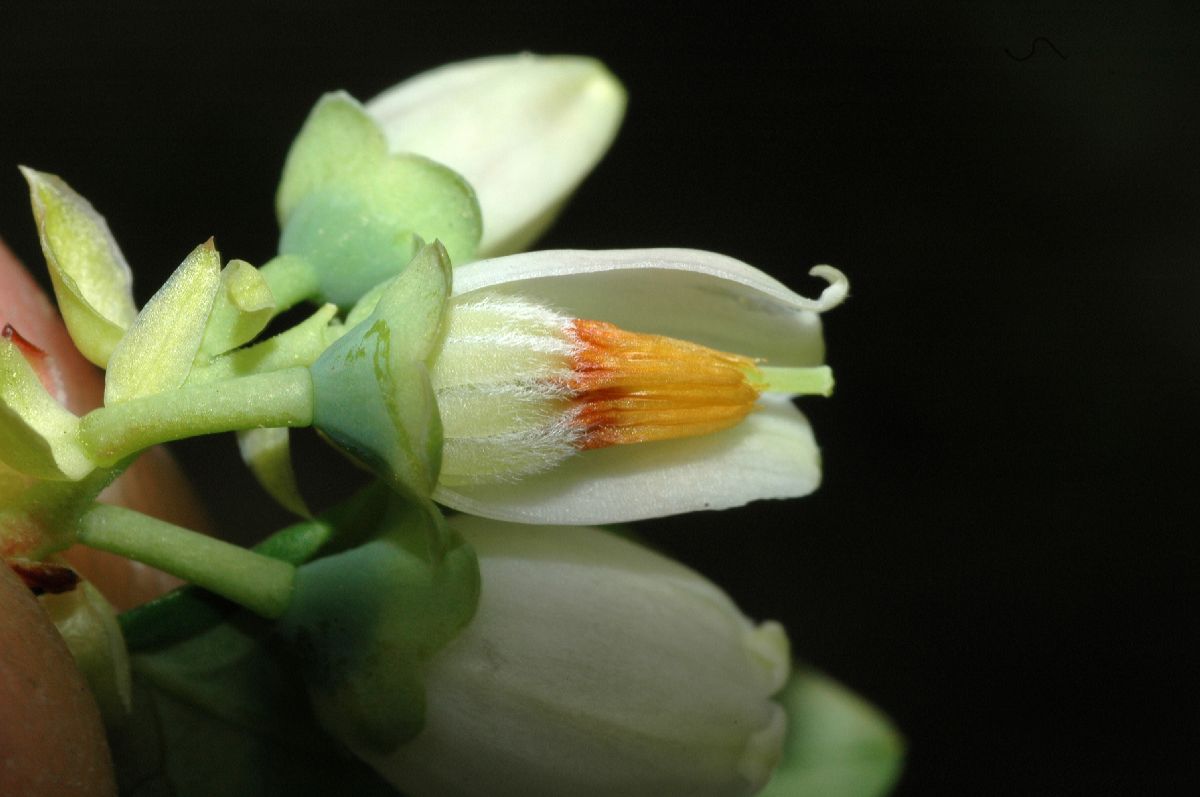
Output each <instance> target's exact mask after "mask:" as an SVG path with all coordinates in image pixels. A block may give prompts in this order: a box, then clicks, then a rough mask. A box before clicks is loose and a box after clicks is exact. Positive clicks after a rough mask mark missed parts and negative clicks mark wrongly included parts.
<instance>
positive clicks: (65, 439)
mask: <svg viewBox="0 0 1200 797" xmlns="http://www.w3.org/2000/svg"><path fill="white" fill-rule="evenodd" d="M78 432H79V418H78V417H76V416H75V415H74V414H72V413H71V412H69V411H68V410H67V409H65V408H64V407H63V406H62V405H61V404H59V403H58V402H57V401H55V400H54V397H53V396H51V395H50V394H49V393H48V392H46V388H45V387H44V386H43V385H42V382H41V380H40V379H38V376H37V373H36V372H35V371H34V370H33V366H32V365H30V364H29V361H28V360H26V359H25V355H24V354H23V353H22V352H21V347H20V346H18V345H17V343H16V342H15V341H14V340H13V339H12V338H11V337H10V336H9V335H0V461H3V462H4V464H6V465H8V466H9V467H10V468H12V469H13V470H16V471H18V472H20V473H24V474H26V475H29V476H35V477H37V478H41V479H64V480H70V481H75V480H77V479H82V478H83V477H84V476H86V475H87V474H88V473H90V472H91V471H92V469H93V468H95V467H96V465H95V463H94V462H92V460H91V459H90V458H89V457H88V456H87V454H86V453H85V452H84V450H83V447H82V446H81V445H80V443H79V438H78Z"/></svg>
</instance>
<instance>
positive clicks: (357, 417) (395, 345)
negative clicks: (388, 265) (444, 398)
mask: <svg viewBox="0 0 1200 797" xmlns="http://www.w3.org/2000/svg"><path fill="white" fill-rule="evenodd" d="M450 281H451V274H450V258H449V256H448V255H447V253H446V250H445V248H444V247H442V246H441V244H439V243H437V242H435V243H433V244H430V245H428V246H426V247H424V248H423V249H422V250H421V251H420V252H419V253H418V254H417V256H416V257H414V258H413V260H412V262H411V263H409V264H408V266H407V268H406V269H405V270H404V272H403V273H402V274H401V275H400V276H399V277H396V278H394V279H393V280H392V282H391V283H390V285H389V286H388V287H387V289H386V290H385V291H384V292H383V294H382V296H381V297H380V298H379V302H378V303H377V304H376V305H375V308H374V310H372V311H371V313H370V314H369V315H368V316H367V317H366V318H365V319H364V320H362V321H360V322H359V323H358V324H356V325H355V326H354V327H353V328H352V329H350V330H349V331H348V332H346V334H344V335H343V336H342V337H341V338H339V339H338V340H337V341H336V342H334V343H333V344H332V345H331V346H330V347H329V348H328V349H327V350H326V351H325V353H324V354H322V355H321V357H320V358H319V359H318V360H317V361H316V362H315V363H313V365H312V366H310V369H309V370H310V373H311V375H312V385H313V426H315V427H316V428H317V429H319V430H320V431H321V432H322V433H324V434H325V435H326V436H327V437H328V438H330V439H331V440H333V442H334V443H336V444H337V445H338V446H339V447H340V448H341V449H342V450H343V451H345V452H346V453H347V454H349V455H350V456H352V457H354V458H355V459H357V460H358V461H360V462H361V463H363V464H364V465H366V466H367V467H369V468H370V469H371V470H373V471H375V473H376V474H378V475H379V476H380V477H381V478H383V479H384V481H386V482H387V483H388V484H389V485H391V486H392V487H393V488H394V489H395V490H397V491H399V492H400V493H402V494H404V495H406V496H408V497H410V498H412V499H415V500H417V501H427V500H428V498H429V495H430V493H432V492H433V487H434V485H435V484H436V483H437V478H438V472H439V470H440V468H441V456H442V428H441V421H440V418H439V416H438V408H437V400H436V397H435V396H434V392H433V388H432V387H431V385H430V381H429V372H428V367H427V362H428V360H429V358H430V355H431V353H432V352H433V351H434V348H435V346H436V345H437V344H438V341H439V340H440V331H441V325H442V317H443V314H444V311H445V305H446V300H447V299H448V298H449V296H450Z"/></svg>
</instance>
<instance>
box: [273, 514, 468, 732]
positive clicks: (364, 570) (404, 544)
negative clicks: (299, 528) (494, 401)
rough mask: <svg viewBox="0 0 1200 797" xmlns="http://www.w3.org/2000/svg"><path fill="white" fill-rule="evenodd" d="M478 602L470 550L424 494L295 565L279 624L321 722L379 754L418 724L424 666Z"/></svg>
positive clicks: (421, 722)
mask: <svg viewBox="0 0 1200 797" xmlns="http://www.w3.org/2000/svg"><path fill="white" fill-rule="evenodd" d="M478 603H479V563H478V560H477V558H476V556H475V552H474V550H473V549H472V548H471V547H470V546H469V545H468V544H467V543H466V542H465V541H464V540H463V539H462V538H461V537H460V536H459V535H458V534H457V533H456V532H452V531H451V530H450V529H449V528H448V527H447V526H446V523H445V520H444V519H443V518H442V516H441V513H440V512H439V511H438V510H437V508H436V507H435V506H433V504H432V503H430V502H429V501H424V502H421V503H413V502H407V501H402V500H400V499H397V500H396V501H395V502H394V503H393V506H392V512H391V513H390V514H389V516H388V517H387V518H385V519H384V521H383V523H382V525H381V527H380V530H379V533H378V534H377V536H376V537H375V538H374V539H371V540H369V541H367V542H365V543H363V544H362V545H359V546H357V547H355V548H352V549H350V550H347V551H345V552H343V553H340V554H337V555H334V556H328V557H325V558H322V559H318V560H316V561H313V562H310V563H309V564H306V565H304V566H302V567H301V568H300V569H299V571H298V572H297V577H296V586H295V591H294V592H293V597H292V602H291V605H290V606H289V608H288V612H287V614H285V615H284V616H283V617H282V618H281V619H280V624H279V627H280V631H281V633H282V634H283V635H284V637H285V638H286V639H287V640H288V641H289V643H290V644H291V646H292V648H293V649H294V650H295V651H296V653H297V655H298V657H299V658H300V661H301V666H302V671H303V672H304V674H305V680H306V682H307V683H308V688H309V694H310V697H311V698H312V701H313V705H314V707H315V708H316V711H317V715H318V716H319V717H320V718H321V721H322V724H323V725H324V726H325V728H326V729H327V730H329V731H330V732H331V733H333V734H334V735H335V736H336V737H338V738H339V739H341V740H342V741H344V742H346V743H347V744H348V745H349V746H350V747H351V748H352V749H355V750H359V751H364V750H369V751H371V752H373V753H377V754H387V753H389V752H392V751H394V750H395V749H396V748H397V747H398V746H399V745H400V744H402V743H403V742H405V741H407V740H409V739H411V738H412V737H413V736H415V735H416V734H417V733H419V732H420V731H421V729H422V728H423V727H424V722H425V688H424V683H423V677H422V674H423V671H424V669H425V667H426V665H427V663H428V661H429V659H430V658H431V657H432V656H433V655H434V654H435V653H437V652H438V651H439V650H441V649H442V648H443V647H444V646H445V645H446V644H447V643H448V642H449V641H450V640H451V639H453V638H454V637H455V636H456V635H457V634H458V633H459V632H460V631H461V630H462V629H463V628H464V627H465V626H466V625H467V623H468V622H470V620H471V618H472V617H473V616H474V614H475V609H476V607H477V606H478Z"/></svg>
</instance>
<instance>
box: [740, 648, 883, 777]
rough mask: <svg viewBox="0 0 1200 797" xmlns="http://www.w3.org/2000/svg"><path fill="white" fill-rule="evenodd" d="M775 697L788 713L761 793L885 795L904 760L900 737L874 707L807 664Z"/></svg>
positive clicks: (798, 670)
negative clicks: (779, 751) (778, 758)
mask: <svg viewBox="0 0 1200 797" xmlns="http://www.w3.org/2000/svg"><path fill="white" fill-rule="evenodd" d="M778 699H779V700H780V702H781V703H783V706H784V709H785V710H786V711H787V716H788V729H787V738H786V740H785V742H784V750H783V762H782V763H781V764H780V766H779V769H777V770H776V772H775V775H774V777H773V778H772V779H771V781H770V783H768V784H767V787H766V788H765V789H764V790H763V791H762V792H760V797H807V795H812V797H880V796H881V795H884V794H887V793H888V791H889V790H890V789H891V787H892V786H893V785H894V784H895V782H896V779H897V778H898V777H899V775H900V770H901V767H902V766H903V763H904V740H903V738H902V737H901V736H900V734H899V733H898V732H897V731H896V729H895V728H894V727H893V726H892V724H891V723H890V722H889V721H888V719H887V718H886V717H884V716H883V715H882V714H881V713H880V712H879V711H878V710H877V709H875V708H873V707H872V706H871V705H869V704H868V703H867V702H865V701H864V700H863V699H862V698H860V697H857V696H856V695H854V694H853V693H851V692H850V691H849V690H847V689H846V688H845V687H844V686H842V685H840V684H838V683H837V682H836V681H834V680H833V679H831V678H829V677H828V676H826V675H824V674H822V673H820V672H818V671H816V670H813V669H811V668H806V667H798V668H797V669H796V671H795V672H794V673H793V674H792V678H791V680H790V681H789V682H788V685H787V687H785V689H784V691H783V693H782V694H781V695H780V696H779V698H778Z"/></svg>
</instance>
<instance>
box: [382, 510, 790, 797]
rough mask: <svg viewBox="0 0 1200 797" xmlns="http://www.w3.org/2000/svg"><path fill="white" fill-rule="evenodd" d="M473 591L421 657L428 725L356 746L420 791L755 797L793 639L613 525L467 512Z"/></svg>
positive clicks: (771, 744)
mask: <svg viewBox="0 0 1200 797" xmlns="http://www.w3.org/2000/svg"><path fill="white" fill-rule="evenodd" d="M450 522H451V525H452V526H453V527H455V528H456V529H457V530H458V531H459V532H460V533H462V534H463V535H464V536H465V537H466V538H467V540H468V541H469V542H470V543H471V545H472V546H473V547H474V548H475V550H476V552H477V553H478V554H479V562H480V575H481V579H482V582H481V593H480V594H481V598H480V603H479V608H478V611H477V612H476V615H475V617H474V619H473V620H472V621H471V622H470V624H469V625H468V626H467V628H466V629H465V630H464V631H463V632H462V633H461V634H460V635H459V636H458V637H457V638H455V639H454V640H453V641H451V642H450V643H449V644H448V645H447V646H446V647H445V648H444V649H442V650H441V651H440V652H439V653H438V654H436V655H435V656H434V657H433V658H432V659H431V660H430V662H429V665H428V668H427V671H426V675H425V687H426V722H425V727H424V728H423V730H422V731H421V732H420V733H419V734H418V735H417V736H416V737H415V738H414V739H413V740H411V741H409V742H407V743H405V744H403V745H402V746H401V747H400V748H399V749H398V750H397V751H396V752H394V753H390V754H383V755H380V754H374V755H372V754H370V753H368V752H366V751H361V750H360V751H359V752H360V754H362V755H363V757H364V758H365V759H366V760H367V761H368V763H370V764H372V765H373V766H374V767H375V768H376V769H377V770H378V771H379V772H380V773H381V774H382V775H383V776H384V777H385V778H387V779H388V780H389V781H391V782H392V783H394V784H395V785H396V786H398V787H399V788H401V789H402V790H403V791H404V792H405V793H406V794H412V795H414V797H424V796H425V795H439V797H447V796H448V795H454V796H455V797H459V796H462V797H467V796H469V795H481V796H482V795H487V796H488V797H503V796H504V795H520V796H521V797H537V796H538V795H547V797H551V796H552V797H561V795H571V797H590V796H591V795H605V797H607V796H608V795H614V794H620V795H628V797H640V796H641V795H646V796H647V797H650V796H653V797H673V795H679V796H680V797H683V796H684V795H686V797H707V796H710V795H711V796H714V797H715V796H718V795H730V796H732V795H747V794H752V793H754V792H755V791H757V790H758V789H759V788H761V787H762V785H763V784H764V783H765V782H766V781H767V779H768V778H769V777H770V775H771V772H772V770H773V769H774V767H775V765H776V763H777V762H778V760H779V756H780V751H781V747H782V744H783V738H784V730H785V725H786V719H785V717H784V712H783V711H782V709H781V708H780V707H779V705H777V704H776V703H775V702H774V701H772V699H771V697H772V695H774V694H775V693H776V692H777V691H779V689H780V688H781V687H782V686H783V684H784V683H785V681H786V680H787V675H788V672H789V670H790V666H791V664H790V656H789V650H788V644H787V638H786V636H785V634H784V632H783V629H782V628H781V627H780V626H779V625H778V624H777V623H773V622H767V623H763V624H761V625H755V624H754V623H752V622H751V621H750V620H748V619H747V618H746V617H745V616H744V615H743V614H742V613H741V612H740V611H739V610H738V608H737V607H736V606H735V605H734V604H733V602H732V601H730V599H729V598H728V596H726V595H725V594H724V593H723V592H722V591H721V590H720V589H719V588H718V587H716V586H715V585H714V584H712V583H711V582H710V581H708V580H706V579H705V578H703V577H702V576H700V575H699V574H697V573H695V572H694V571H692V570H689V569H688V568H686V567H683V566H682V565H680V564H678V563H676V562H673V561H671V560H669V559H666V558H665V557H663V556H660V555H658V554H656V553H653V552H651V551H649V550H647V549H645V548H642V547H641V546H638V545H635V544H633V543H631V542H628V541H626V540H623V539H621V538H619V537H616V536H615V535H612V534H610V533H608V532H604V531H601V530H599V529H594V528H586V527H578V526H573V527H554V526H527V525H514V524H505V523H497V522H494V521H490V520H485V519H481V518H472V517H469V516H460V517H458V518H452V519H451V521H450Z"/></svg>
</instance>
